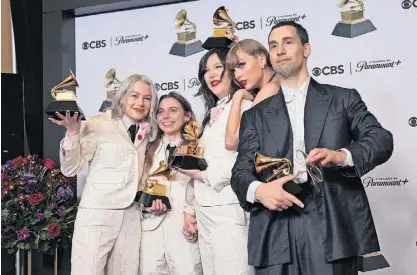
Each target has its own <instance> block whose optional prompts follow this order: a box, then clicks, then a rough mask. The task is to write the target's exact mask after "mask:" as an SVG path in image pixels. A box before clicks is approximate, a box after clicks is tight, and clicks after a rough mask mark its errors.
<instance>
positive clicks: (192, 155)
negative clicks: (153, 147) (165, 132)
mask: <svg viewBox="0 0 417 275" xmlns="http://www.w3.org/2000/svg"><path fill="white" fill-rule="evenodd" d="M184 132H185V134H183V135H182V136H183V138H184V139H185V140H186V141H187V142H186V144H184V145H181V146H180V147H178V149H177V150H176V151H175V153H174V158H173V160H172V162H171V163H170V167H173V168H181V169H187V170H192V169H197V170H200V171H204V170H206V169H207V162H206V160H205V159H204V158H203V148H202V147H200V146H198V138H197V136H198V134H199V132H200V125H199V124H198V123H197V122H196V121H190V122H189V123H188V124H187V125H186V126H185V128H184Z"/></svg>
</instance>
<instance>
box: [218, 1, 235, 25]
mask: <svg viewBox="0 0 417 275" xmlns="http://www.w3.org/2000/svg"><path fill="white" fill-rule="evenodd" d="M213 23H214V25H216V26H219V25H220V24H222V23H227V24H228V25H231V26H235V25H236V23H235V22H233V20H232V19H230V17H229V15H228V14H227V10H226V8H225V7H224V6H221V7H220V8H218V9H217V10H216V11H215V12H214V15H213Z"/></svg>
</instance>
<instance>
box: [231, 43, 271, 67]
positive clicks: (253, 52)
mask: <svg viewBox="0 0 417 275" xmlns="http://www.w3.org/2000/svg"><path fill="white" fill-rule="evenodd" d="M238 51H242V52H244V53H246V54H248V55H250V56H253V57H257V56H259V55H264V56H265V59H266V66H267V67H270V68H272V65H271V61H270V59H269V53H268V50H267V49H266V48H265V47H264V46H263V45H262V44H261V43H260V42H258V41H256V40H254V39H243V40H241V41H239V42H237V43H236V44H235V45H233V47H232V48H231V49H230V51H229V53H228V54H227V58H226V69H227V70H228V71H231V72H232V71H233V70H234V69H235V68H236V67H237V66H238V65H239V57H238V56H237V52H238Z"/></svg>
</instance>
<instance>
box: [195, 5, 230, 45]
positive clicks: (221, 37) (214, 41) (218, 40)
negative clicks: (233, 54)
mask: <svg viewBox="0 0 417 275" xmlns="http://www.w3.org/2000/svg"><path fill="white" fill-rule="evenodd" d="M213 24H214V25H215V27H214V32H213V36H211V37H209V38H207V40H206V41H205V42H204V44H203V48H204V49H206V50H210V49H212V48H227V47H229V46H231V45H232V43H233V40H231V39H229V38H228V37H227V35H229V34H230V35H232V34H233V33H234V32H235V28H236V23H235V22H233V20H232V19H230V17H229V15H228V14H227V10H226V8H225V7H224V6H221V7H220V8H218V9H217V10H216V11H215V12H214V15H213Z"/></svg>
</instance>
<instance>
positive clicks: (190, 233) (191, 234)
mask: <svg viewBox="0 0 417 275" xmlns="http://www.w3.org/2000/svg"><path fill="white" fill-rule="evenodd" d="M182 234H183V235H184V237H185V238H186V239H187V241H189V242H190V243H195V242H197V239H198V229H197V220H196V218H194V217H193V216H192V215H191V214H189V213H184V225H183V227H182Z"/></svg>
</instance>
